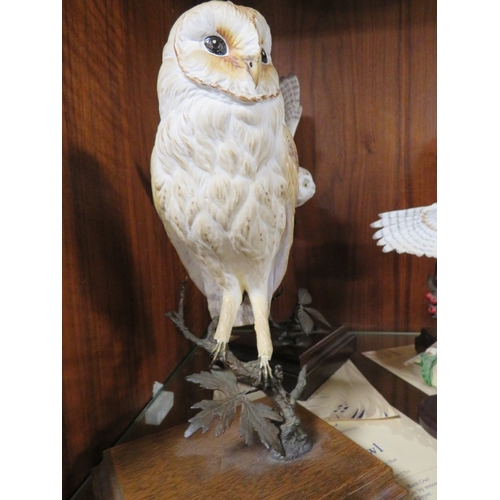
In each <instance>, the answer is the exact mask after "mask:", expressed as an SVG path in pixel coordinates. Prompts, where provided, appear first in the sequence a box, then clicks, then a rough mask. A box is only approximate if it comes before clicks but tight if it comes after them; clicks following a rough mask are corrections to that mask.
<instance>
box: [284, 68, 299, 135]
mask: <svg viewBox="0 0 500 500" xmlns="http://www.w3.org/2000/svg"><path fill="white" fill-rule="evenodd" d="M280 90H281V94H282V96H283V100H284V101H285V124H286V126H287V127H288V130H290V133H291V134H292V137H293V136H294V135H295V131H296V130H297V126H298V124H299V121H300V117H301V116H302V106H301V105H300V85H299V79H298V78H297V76H296V75H292V74H290V75H288V76H282V77H281V78H280Z"/></svg>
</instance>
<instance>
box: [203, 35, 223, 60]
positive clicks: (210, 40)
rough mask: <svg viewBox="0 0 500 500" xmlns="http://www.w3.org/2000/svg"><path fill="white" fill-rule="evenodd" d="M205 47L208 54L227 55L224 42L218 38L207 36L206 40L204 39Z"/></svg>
mask: <svg viewBox="0 0 500 500" xmlns="http://www.w3.org/2000/svg"><path fill="white" fill-rule="evenodd" d="M205 47H206V48H207V50H208V51H209V52H211V53H212V54H215V55H217V56H223V55H225V54H227V46H226V42H225V41H224V40H223V39H222V38H221V37H220V36H216V35H211V36H207V38H205Z"/></svg>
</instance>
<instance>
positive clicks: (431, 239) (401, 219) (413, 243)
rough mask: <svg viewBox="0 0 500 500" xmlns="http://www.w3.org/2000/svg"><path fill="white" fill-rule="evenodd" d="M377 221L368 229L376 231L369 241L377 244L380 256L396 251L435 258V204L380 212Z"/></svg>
mask: <svg viewBox="0 0 500 500" xmlns="http://www.w3.org/2000/svg"><path fill="white" fill-rule="evenodd" d="M379 217H380V219H379V220H378V221H376V222H373V223H372V224H370V226H371V227H373V228H380V229H379V230H378V231H377V232H376V233H375V234H374V235H373V239H376V240H378V241H377V245H379V246H382V247H383V248H382V251H383V252H390V251H392V250H396V252H398V253H410V254H414V255H417V256H419V257H421V256H422V255H425V256H427V257H437V203H433V204H432V205H429V206H425V207H416V208H410V209H407V210H394V211H392V212H384V213H382V214H379Z"/></svg>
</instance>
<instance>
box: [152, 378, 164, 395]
mask: <svg viewBox="0 0 500 500" xmlns="http://www.w3.org/2000/svg"><path fill="white" fill-rule="evenodd" d="M162 389H163V384H162V383H161V382H155V383H154V384H153V398H154V397H155V396H156V393H157V392H158V391H161V390H162Z"/></svg>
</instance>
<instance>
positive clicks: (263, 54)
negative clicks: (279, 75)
mask: <svg viewBox="0 0 500 500" xmlns="http://www.w3.org/2000/svg"><path fill="white" fill-rule="evenodd" d="M260 54H261V56H262V62H263V63H264V64H267V54H266V51H265V50H264V49H262V50H261V51H260Z"/></svg>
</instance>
